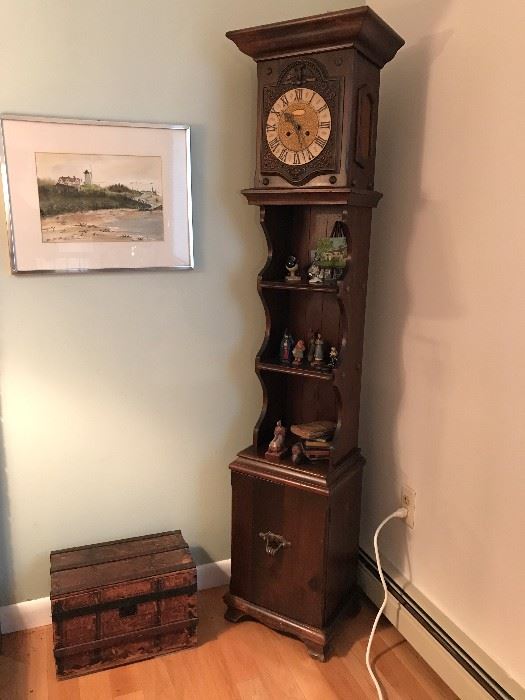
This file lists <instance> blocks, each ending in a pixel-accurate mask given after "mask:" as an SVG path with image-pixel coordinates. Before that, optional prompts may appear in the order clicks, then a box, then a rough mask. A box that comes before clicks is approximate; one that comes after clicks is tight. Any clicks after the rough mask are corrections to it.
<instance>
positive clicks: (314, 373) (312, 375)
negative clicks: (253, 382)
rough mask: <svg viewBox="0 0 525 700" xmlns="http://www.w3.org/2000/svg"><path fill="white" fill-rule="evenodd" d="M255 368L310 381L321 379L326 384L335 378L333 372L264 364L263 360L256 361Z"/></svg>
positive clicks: (269, 363)
mask: <svg viewBox="0 0 525 700" xmlns="http://www.w3.org/2000/svg"><path fill="white" fill-rule="evenodd" d="M255 367H256V369H259V370H264V371H266V372H280V373H281V374H292V375H295V376H297V377H306V378H308V379H321V380H323V381H325V382H331V381H332V379H333V376H334V374H333V372H332V371H331V370H330V371H329V372H322V371H321V370H319V369H312V368H311V367H306V366H299V367H297V366H294V365H283V364H280V363H279V362H262V361H261V360H256V361H255Z"/></svg>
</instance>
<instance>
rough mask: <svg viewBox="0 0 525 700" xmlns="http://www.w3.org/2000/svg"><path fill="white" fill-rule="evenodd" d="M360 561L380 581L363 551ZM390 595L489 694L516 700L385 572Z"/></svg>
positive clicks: (504, 699) (371, 561)
mask: <svg viewBox="0 0 525 700" xmlns="http://www.w3.org/2000/svg"><path fill="white" fill-rule="evenodd" d="M359 561H360V563H361V564H362V565H363V566H364V567H366V569H368V571H369V572H370V573H371V574H372V576H374V577H375V578H376V579H377V580H378V581H380V578H379V572H378V570H377V564H376V563H375V561H374V560H373V559H372V558H371V557H370V556H368V554H367V553H366V552H365V551H363V550H362V549H360V550H359ZM383 574H384V577H385V581H386V585H387V588H388V591H389V593H390V594H391V595H392V596H393V597H394V598H395V599H396V600H397V601H398V603H399V604H400V605H402V606H403V607H404V608H405V610H406V611H407V612H409V613H410V614H411V615H412V616H413V617H414V618H415V619H416V620H417V621H418V622H419V624H420V625H421V626H422V627H423V628H424V629H425V630H426V631H427V632H428V633H429V634H430V635H432V637H433V638H434V639H435V640H436V641H437V642H438V643H439V644H440V645H441V646H442V647H443V648H444V649H446V651H447V652H448V653H449V654H450V655H451V656H452V657H453V658H454V659H455V660H456V661H457V662H458V663H459V664H460V665H461V666H462V667H463V668H464V669H465V671H467V673H469V674H470V675H471V676H472V678H474V680H476V681H477V682H478V683H479V684H480V685H481V687H482V688H484V690H486V691H487V693H488V694H489V695H490V696H491V697H493V698H497V699H498V700H514V699H513V697H512V696H511V695H509V694H508V693H507V691H506V690H505V689H504V688H502V687H501V685H499V683H497V682H496V681H495V680H494V679H493V678H491V676H489V675H488V673H487V672H486V671H485V670H484V669H483V668H482V667H481V666H480V665H479V664H478V663H476V661H474V659H473V658H472V657H471V656H469V655H468V654H467V652H466V651H465V650H464V649H462V648H461V647H460V646H459V644H457V642H455V641H454V640H453V639H452V637H450V635H448V634H447V633H446V632H445V630H444V629H443V628H442V627H440V626H439V625H438V624H437V623H436V622H435V621H434V620H433V619H432V618H431V617H430V615H429V614H428V613H427V612H425V610H423V608H422V607H421V606H420V605H418V604H417V603H416V601H415V600H414V599H413V598H411V597H410V596H409V595H408V594H407V593H406V592H405V591H404V590H403V589H402V588H401V587H400V586H398V584H397V583H396V582H395V581H394V580H393V579H392V578H391V577H390V576H389V575H388V574H387V573H385V572H383Z"/></svg>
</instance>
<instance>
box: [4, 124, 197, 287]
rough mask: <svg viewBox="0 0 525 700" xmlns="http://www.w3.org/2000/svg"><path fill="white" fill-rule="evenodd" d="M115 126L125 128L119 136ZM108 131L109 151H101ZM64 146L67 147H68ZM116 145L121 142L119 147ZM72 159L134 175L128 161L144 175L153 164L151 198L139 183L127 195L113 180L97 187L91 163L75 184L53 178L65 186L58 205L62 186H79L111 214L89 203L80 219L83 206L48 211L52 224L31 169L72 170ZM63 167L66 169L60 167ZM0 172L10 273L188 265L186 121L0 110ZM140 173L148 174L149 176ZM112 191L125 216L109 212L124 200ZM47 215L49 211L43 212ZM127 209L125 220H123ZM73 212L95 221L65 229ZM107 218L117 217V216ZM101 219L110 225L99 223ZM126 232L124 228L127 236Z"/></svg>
mask: <svg viewBox="0 0 525 700" xmlns="http://www.w3.org/2000/svg"><path fill="white" fill-rule="evenodd" d="M99 130H100V131H99ZM112 130H113V131H112ZM122 130H129V131H128V132H127V133H126V131H122ZM112 134H113V135H114V137H115V144H116V145H115V148H111V146H110V144H111V136H112ZM98 135H103V137H104V138H103V139H100V145H99V146H97V137H98ZM117 137H118V138H117ZM128 141H129V143H128ZM72 143H74V148H71V146H70V145H69V146H68V144H72ZM123 143H124V144H126V146H125V147H124V148H123V147H122V144H123ZM117 144H118V145H117ZM124 151H129V152H130V153H124ZM135 153H136V155H134V154H135ZM86 154H87V155H86ZM81 158H87V159H91V160H96V162H97V163H101V164H102V166H103V167H105V170H106V172H109V170H111V168H112V169H113V172H115V171H116V169H117V170H118V167H119V165H120V166H122V168H123V169H124V170H125V171H126V173H129V174H130V176H131V174H132V173H133V172H134V171H133V167H134V164H135V162H136V163H137V164H138V165H137V167H138V168H139V170H140V172H141V174H142V171H143V170H144V169H145V164H146V165H147V166H148V168H149V170H150V171H151V168H152V167H155V168H156V170H155V172H156V173H158V175H159V178H160V179H159V180H158V181H159V182H160V185H161V186H160V193H159V192H158V191H157V189H156V188H155V187H154V186H153V184H152V186H151V192H149V191H147V192H142V191H141V189H140V187H137V186H136V185H135V187H137V189H133V190H131V189H130V188H129V187H126V186H124V185H122V184H120V181H119V185H117V184H116V183H115V184H114V185H112V187H113V190H112V192H109V190H111V189H112V187H109V186H104V187H102V186H100V185H97V184H96V183H95V182H94V178H93V167H91V171H89V167H86V171H85V173H86V174H85V178H86V179H85V182H84V183H82V182H80V184H79V181H80V177H77V176H71V177H70V176H69V175H67V176H62V177H59V178H58V180H57V181H56V184H55V186H54V187H55V189H57V188H58V186H59V182H61V183H64V182H65V181H67V186H66V185H64V184H61V185H60V187H61V190H62V192H64V193H65V194H64V197H62V199H66V194H67V193H68V190H71V191H73V188H71V187H69V185H70V184H71V183H73V185H74V188H76V190H77V191H79V190H81V189H82V190H86V191H85V192H84V194H85V195H86V197H87V198H88V199H89V196H92V197H94V196H95V195H96V194H97V193H96V192H94V191H93V190H95V188H98V190H99V193H100V196H101V197H102V194H104V196H107V195H111V196H112V201H111V203H112V204H113V205H114V208H113V209H111V210H109V209H108V210H105V209H103V208H102V207H98V209H96V210H94V211H88V212H87V213H86V211H85V209H84V210H80V209H79V210H75V211H73V212H70V211H67V212H65V213H64V212H63V213H60V214H56V215H55V216H54V218H53V216H50V215H49V213H48V212H46V214H44V213H43V209H42V203H41V201H40V198H41V188H40V182H41V181H40V179H39V178H38V175H39V163H40V164H41V167H42V169H44V168H47V170H43V172H46V174H47V173H48V172H53V169H54V170H56V168H57V167H60V163H61V162H63V163H68V162H69V163H75V164H76V165H77V169H78V162H79V160H80V159H81ZM119 158H120V159H121V160H120V161H119V160H118V159H119ZM39 159H40V161H39ZM53 159H54V160H53ZM61 159H62V160H61ZM68 159H69V160H68ZM147 159H149V160H147ZM146 161H147V163H146ZM57 164H58V165H57ZM139 166H140V167H139ZM64 167H65V168H66V170H64V172H66V171H67V167H68V166H64ZM88 173H89V175H88ZM0 174H1V179H2V190H3V200H4V210H5V217H6V224H7V235H8V239H9V253H10V262H11V272H12V273H14V274H17V275H18V274H27V273H72V272H74V273H81V272H101V271H123V270H125V271H130V270H189V269H193V268H194V256H193V210H192V195H191V150H190V127H189V126H188V125H185V124H162V123H158V124H157V123H151V122H128V121H111V120H92V119H66V118H60V117H39V116H26V115H18V114H2V115H0ZM148 175H149V176H151V179H153V178H154V176H152V175H151V172H149V173H148ZM55 177H56V176H55ZM88 177H89V180H88V179H87V178H88ZM138 177H139V176H138ZM46 182H47V183H51V184H50V185H49V184H48V188H50V189H53V184H52V182H51V181H50V180H46ZM155 182H157V181H156V180H155ZM119 186H120V187H122V188H124V190H127V192H128V193H130V192H131V193H132V194H129V196H128V198H126V197H125V196H124V194H123V193H122V192H119V194H118V195H115V194H114V192H115V188H118V187H119ZM87 190H89V191H87ZM102 190H104V192H102ZM42 191H43V190H42ZM48 191H49V190H47V191H46V193H47V192H48ZM152 193H154V195H153V194H152ZM120 195H122V197H123V198H124V199H126V201H127V202H128V206H129V203H130V202H131V204H132V205H133V207H135V210H132V209H129V212H128V210H126V211H124V212H123V211H122V210H121V209H118V208H117V206H116V204H115V200H117V201H121V200H122V201H124V199H122V197H121V199H119V196H120ZM148 195H149V200H148V199H147V196H148ZM68 196H69V197H70V199H69V200H68V201H67V202H66V205H67V206H73V207H74V206H80V205H75V204H74V199H75V198H74V197H72V198H71V194H69V195H68ZM145 197H146V199H144V198H145ZM77 199H78V197H77ZM132 200H133V201H132ZM153 200H154V201H153ZM71 201H73V204H71ZM152 201H153V204H155V205H156V206H153V204H152ZM159 201H160V204H159ZM137 202H139V203H138V204H137ZM97 203H98V204H100V202H97ZM52 204H53V206H55V205H56V199H55V200H52ZM36 208H38V210H36ZM55 208H56V207H55ZM51 211H52V212H53V211H54V209H53V208H51ZM103 212H111V216H109V214H108V216H106V217H105V218H104V216H103ZM127 213H129V216H128V217H127V218H126V214H127ZM74 214H78V217H77V219H78V218H80V214H82V217H83V218H84V219H85V218H88V219H91V220H95V223H94V224H93V223H86V222H81V223H78V222H77V223H74V224H73V223H71V219H72V218H74ZM117 214H122V215H123V216H122V217H121V218H118V219H117V218H116V215H117ZM142 214H144V216H142ZM148 214H149V215H150V218H148ZM159 214H160V216H159ZM95 215H96V217H97V218H95ZM132 215H133V216H132ZM50 220H52V221H54V222H55V223H57V221H58V224H59V225H58V226H57V227H55V226H47V227H45V226H44V221H50ZM108 220H111V223H116V224H117V225H116V226H109V225H104V224H106V223H107V221H108ZM159 220H160V223H159ZM123 221H126V222H127V223H122V222H123ZM100 222H102V223H100ZM129 222H131V223H129ZM140 225H142V226H144V227H145V229H146V228H147V232H146V233H143V232H142V230H141V229H140ZM146 225H147V226H146ZM127 227H131V228H133V230H129V231H128V228H127ZM37 229H38V230H37ZM57 229H58V232H57ZM51 233H52V235H51Z"/></svg>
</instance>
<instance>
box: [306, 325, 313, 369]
mask: <svg viewBox="0 0 525 700" xmlns="http://www.w3.org/2000/svg"><path fill="white" fill-rule="evenodd" d="M314 352H315V333H314V332H313V330H311V329H310V339H309V340H308V355H307V357H306V359H307V360H308V364H310V365H311V364H312V362H313V361H314Z"/></svg>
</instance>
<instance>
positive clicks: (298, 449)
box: [292, 442, 304, 464]
mask: <svg viewBox="0 0 525 700" xmlns="http://www.w3.org/2000/svg"><path fill="white" fill-rule="evenodd" d="M303 461H304V449H303V443H302V442H296V443H295V444H294V445H292V462H293V463H294V464H301V462H303Z"/></svg>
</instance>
